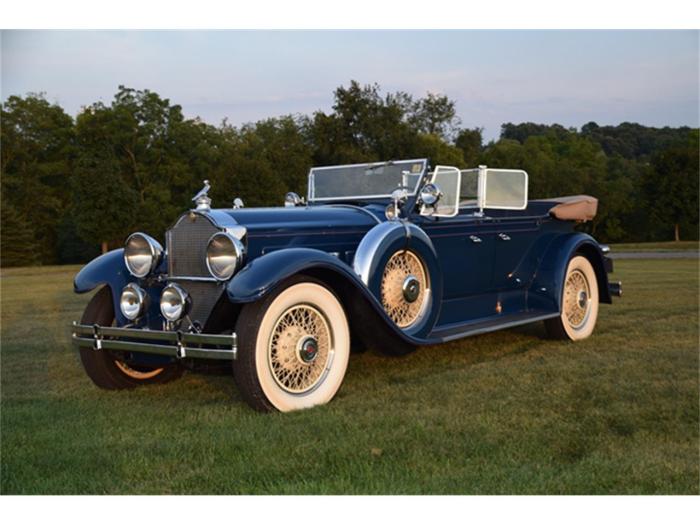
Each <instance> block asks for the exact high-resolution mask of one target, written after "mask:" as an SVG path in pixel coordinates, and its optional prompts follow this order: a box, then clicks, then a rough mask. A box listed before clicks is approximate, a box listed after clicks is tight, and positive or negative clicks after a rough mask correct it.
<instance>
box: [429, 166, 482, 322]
mask: <svg viewBox="0 0 700 525" xmlns="http://www.w3.org/2000/svg"><path fill="white" fill-rule="evenodd" d="M461 175H462V174H461V173H460V172H459V170H457V169H456V168H450V167H444V166H437V167H436V169H435V172H434V174H433V177H432V179H431V180H432V182H433V183H435V184H437V185H438V187H439V188H440V191H441V193H442V197H441V199H440V201H439V202H440V203H441V206H439V207H437V208H436V210H435V213H431V214H429V215H426V214H425V213H421V216H419V217H417V218H416V220H417V222H418V223H419V224H420V226H421V227H422V228H423V229H424V231H425V232H426V233H427V234H428V236H429V237H430V239H431V241H432V243H433V246H434V247H435V250H436V252H437V255H438V259H439V261H440V266H441V268H442V280H443V304H445V303H451V304H450V305H449V307H447V308H445V307H443V310H442V313H441V321H442V323H453V322H463V321H465V320H468V319H469V318H473V317H478V316H480V315H483V313H482V312H479V311H476V310H475V309H474V307H473V306H471V305H472V304H478V303H479V302H478V301H476V300H474V301H470V300H469V298H473V297H476V296H478V295H481V294H484V293H487V292H489V291H490V289H491V286H492V272H493V257H494V247H495V236H494V231H493V229H492V228H490V227H489V225H488V224H486V223H485V220H484V218H483V217H482V216H480V214H479V213H477V212H478V210H477V209H476V208H474V207H469V206H465V207H460V197H461V192H460V188H461V184H460V183H461ZM477 309H478V308H477Z"/></svg>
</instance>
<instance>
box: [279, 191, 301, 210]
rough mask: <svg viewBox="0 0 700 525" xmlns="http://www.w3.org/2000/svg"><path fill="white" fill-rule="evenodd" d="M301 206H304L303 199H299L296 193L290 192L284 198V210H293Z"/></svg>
mask: <svg viewBox="0 0 700 525" xmlns="http://www.w3.org/2000/svg"><path fill="white" fill-rule="evenodd" d="M302 204H304V199H302V198H301V197H299V194H298V193H295V192H293V191H290V192H289V193H287V194H286V195H285V196H284V207H285V208H294V207H295V206H301V205H302Z"/></svg>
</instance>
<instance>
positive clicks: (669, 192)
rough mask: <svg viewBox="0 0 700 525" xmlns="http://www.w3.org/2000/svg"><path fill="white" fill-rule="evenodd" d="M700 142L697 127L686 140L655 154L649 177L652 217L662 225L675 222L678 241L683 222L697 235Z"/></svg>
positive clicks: (647, 183) (647, 181) (674, 229)
mask: <svg viewBox="0 0 700 525" xmlns="http://www.w3.org/2000/svg"><path fill="white" fill-rule="evenodd" d="M699 142H700V141H699V140H698V131H697V130H694V131H693V132H692V133H691V134H689V136H688V138H687V140H686V142H685V143H681V144H677V145H674V146H671V147H669V148H667V149H665V150H663V151H661V152H659V153H657V154H655V155H654V156H653V157H652V161H651V169H650V170H649V172H648V176H647V179H646V190H647V195H648V198H649V203H650V210H651V214H652V218H653V219H654V220H655V221H656V222H657V223H658V224H660V225H669V226H672V227H673V236H674V239H675V240H676V241H680V239H681V228H682V227H683V226H685V227H686V228H687V229H689V230H691V229H692V230H694V231H693V236H696V235H697V224H698V191H699V188H698V174H699V173H700V166H699V162H698V151H700V144H699Z"/></svg>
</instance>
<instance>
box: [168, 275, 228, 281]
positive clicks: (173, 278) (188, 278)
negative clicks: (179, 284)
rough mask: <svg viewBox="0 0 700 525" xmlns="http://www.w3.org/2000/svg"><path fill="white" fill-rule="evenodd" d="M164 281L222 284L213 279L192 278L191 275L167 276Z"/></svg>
mask: <svg viewBox="0 0 700 525" xmlns="http://www.w3.org/2000/svg"><path fill="white" fill-rule="evenodd" d="M166 279H167V280H168V281H203V282H207V283H219V282H222V281H218V280H216V279H214V278H213V277H194V276H191V275H168V276H166Z"/></svg>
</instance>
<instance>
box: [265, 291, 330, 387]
mask: <svg viewBox="0 0 700 525" xmlns="http://www.w3.org/2000/svg"><path fill="white" fill-rule="evenodd" d="M331 346H332V345H331V331H330V328H329V327H328V322H327V321H326V319H325V317H324V316H323V315H322V314H321V312H319V311H318V310H317V309H316V308H314V307H313V306H310V305H306V304H302V305H296V306H292V307H291V308H289V309H287V310H286V311H285V312H284V313H283V314H282V315H281V316H280V317H279V319H278V320H277V323H276V324H275V326H274V328H273V331H272V336H271V337H270V345H269V353H268V356H269V364H270V370H271V371H272V375H273V377H274V379H275V381H276V382H277V384H278V385H279V386H280V387H281V388H282V389H284V390H285V391H287V392H289V393H291V394H301V393H304V392H308V391H309V390H312V389H313V388H314V387H316V385H318V384H319V383H320V382H321V381H322V380H323V378H324V376H325V374H326V373H327V371H328V368H329V361H330V358H331V356H332V350H331Z"/></svg>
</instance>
